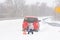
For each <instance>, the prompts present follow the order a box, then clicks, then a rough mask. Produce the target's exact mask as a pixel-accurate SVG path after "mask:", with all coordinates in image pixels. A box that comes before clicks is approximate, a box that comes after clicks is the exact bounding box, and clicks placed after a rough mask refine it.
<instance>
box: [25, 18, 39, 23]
mask: <svg viewBox="0 0 60 40" xmlns="http://www.w3.org/2000/svg"><path fill="white" fill-rule="evenodd" d="M24 21H28V22H34V21H38V19H37V18H25V19H24Z"/></svg>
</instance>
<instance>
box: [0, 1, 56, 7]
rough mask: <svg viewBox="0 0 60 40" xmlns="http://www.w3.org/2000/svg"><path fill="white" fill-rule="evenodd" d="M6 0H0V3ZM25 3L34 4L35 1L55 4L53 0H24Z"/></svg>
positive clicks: (50, 4) (49, 4)
mask: <svg viewBox="0 0 60 40" xmlns="http://www.w3.org/2000/svg"><path fill="white" fill-rule="evenodd" d="M5 1H6V0H0V3H4V2H5ZM25 1H26V4H27V5H31V4H35V3H36V2H40V4H41V3H42V2H44V3H47V5H48V6H50V7H53V6H55V2H54V1H55V0H25Z"/></svg>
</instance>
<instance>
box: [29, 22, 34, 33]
mask: <svg viewBox="0 0 60 40" xmlns="http://www.w3.org/2000/svg"><path fill="white" fill-rule="evenodd" d="M33 29H34V26H33V23H29V26H28V34H29V33H32V34H33Z"/></svg>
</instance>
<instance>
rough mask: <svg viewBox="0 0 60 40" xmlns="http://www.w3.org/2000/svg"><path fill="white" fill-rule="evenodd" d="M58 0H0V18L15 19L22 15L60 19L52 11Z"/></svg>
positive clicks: (58, 15)
mask: <svg viewBox="0 0 60 40" xmlns="http://www.w3.org/2000/svg"><path fill="white" fill-rule="evenodd" d="M59 5H60V0H0V19H1V20H2V19H15V18H22V17H24V16H39V17H41V16H53V17H54V19H55V20H56V19H57V20H60V18H59V17H60V14H57V13H56V12H55V11H54V8H55V7H56V6H59Z"/></svg>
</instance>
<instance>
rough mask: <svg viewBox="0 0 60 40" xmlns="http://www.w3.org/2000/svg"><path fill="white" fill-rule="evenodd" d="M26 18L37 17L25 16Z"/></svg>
mask: <svg viewBox="0 0 60 40" xmlns="http://www.w3.org/2000/svg"><path fill="white" fill-rule="evenodd" d="M25 18H37V17H35V16H25Z"/></svg>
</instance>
